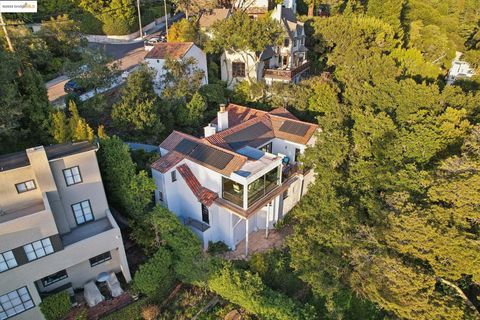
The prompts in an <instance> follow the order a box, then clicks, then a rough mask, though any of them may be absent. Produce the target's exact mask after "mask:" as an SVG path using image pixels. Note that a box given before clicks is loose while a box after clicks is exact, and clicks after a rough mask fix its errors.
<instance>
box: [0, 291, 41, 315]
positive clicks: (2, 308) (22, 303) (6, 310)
mask: <svg viewBox="0 0 480 320" xmlns="http://www.w3.org/2000/svg"><path fill="white" fill-rule="evenodd" d="M34 306H35V305H34V304H33V301H32V298H31V297H30V293H29V292H28V289H27V287H22V288H20V289H17V290H13V291H11V292H9V293H7V294H4V295H3V296H0V319H1V320H4V319H8V318H11V317H13V316H14V315H17V314H19V313H22V312H23V311H25V310H28V309H31V308H33V307H34Z"/></svg>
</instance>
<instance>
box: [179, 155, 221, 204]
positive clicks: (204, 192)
mask: <svg viewBox="0 0 480 320" xmlns="http://www.w3.org/2000/svg"><path fill="white" fill-rule="evenodd" d="M177 170H178V172H180V175H181V176H182V177H183V179H184V180H185V182H186V183H187V185H188V187H189V188H190V190H192V192H193V194H194V195H195V197H197V199H198V201H200V202H201V203H202V204H204V205H206V206H207V207H210V206H211V205H212V203H213V202H214V201H215V199H217V198H218V194H217V193H215V192H213V191H212V190H210V189H207V188H205V187H202V185H201V184H200V182H199V181H198V179H197V178H196V177H195V175H194V174H193V172H192V170H190V168H189V167H188V166H187V165H186V164H182V165H180V166H178V167H177Z"/></svg>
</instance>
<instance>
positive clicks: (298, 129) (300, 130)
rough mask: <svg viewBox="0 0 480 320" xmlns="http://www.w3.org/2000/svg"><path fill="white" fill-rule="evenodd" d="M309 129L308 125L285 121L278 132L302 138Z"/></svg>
mask: <svg viewBox="0 0 480 320" xmlns="http://www.w3.org/2000/svg"><path fill="white" fill-rule="evenodd" d="M309 128H310V126H309V125H308V124H305V123H299V122H295V121H289V120H287V121H285V122H284V123H283V124H282V125H281V126H280V131H282V132H286V133H291V134H294V135H296V136H300V137H302V136H304V135H305V134H306V133H307V131H308V129H309Z"/></svg>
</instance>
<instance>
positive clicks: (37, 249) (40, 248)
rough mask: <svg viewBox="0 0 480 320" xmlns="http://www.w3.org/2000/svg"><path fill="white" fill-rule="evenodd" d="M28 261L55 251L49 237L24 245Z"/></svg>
mask: <svg viewBox="0 0 480 320" xmlns="http://www.w3.org/2000/svg"><path fill="white" fill-rule="evenodd" d="M23 250H24V251H25V254H26V255H27V259H28V261H33V260H37V259H38V258H41V257H43V256H46V255H48V254H51V253H53V252H54V250H53V246H52V243H51V242H50V239H49V238H45V239H42V240H38V241H35V242H32V243H29V244H26V245H24V246H23Z"/></svg>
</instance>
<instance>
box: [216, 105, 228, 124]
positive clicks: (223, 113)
mask: <svg viewBox="0 0 480 320" xmlns="http://www.w3.org/2000/svg"><path fill="white" fill-rule="evenodd" d="M217 128H218V131H223V130H225V129H228V111H227V110H226V108H225V105H224V104H221V105H220V110H219V111H218V112H217Z"/></svg>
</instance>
